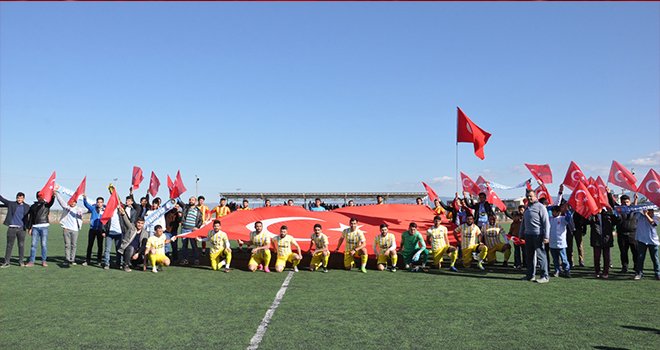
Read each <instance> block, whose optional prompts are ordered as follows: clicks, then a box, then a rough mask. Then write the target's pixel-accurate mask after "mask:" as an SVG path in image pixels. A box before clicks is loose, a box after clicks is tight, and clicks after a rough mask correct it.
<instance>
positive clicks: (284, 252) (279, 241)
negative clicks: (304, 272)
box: [270, 225, 302, 272]
mask: <svg viewBox="0 0 660 350" xmlns="http://www.w3.org/2000/svg"><path fill="white" fill-rule="evenodd" d="M288 232H289V228H288V227H287V226H286V225H282V226H281V227H280V234H279V235H278V236H275V237H273V238H272V239H271V241H270V242H271V244H272V245H273V248H275V249H276V250H277V260H275V271H276V272H282V271H284V267H285V266H286V263H287V262H290V263H291V264H292V265H293V271H294V272H298V264H300V260H302V253H301V252H300V245H298V242H296V239H295V238H294V237H293V236H291V235H289V234H288ZM291 246H295V247H296V249H297V250H298V253H294V252H293V251H292V249H291Z"/></svg>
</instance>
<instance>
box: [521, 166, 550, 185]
mask: <svg viewBox="0 0 660 350" xmlns="http://www.w3.org/2000/svg"><path fill="white" fill-rule="evenodd" d="M525 166H526V167H527V169H529V172H530V173H532V176H534V178H535V179H536V180H538V181H540V182H542V183H544V184H551V183H552V170H550V165H549V164H527V163H525Z"/></svg>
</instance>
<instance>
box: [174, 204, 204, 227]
mask: <svg viewBox="0 0 660 350" xmlns="http://www.w3.org/2000/svg"><path fill="white" fill-rule="evenodd" d="M179 206H180V207H181V208H183V211H182V216H181V226H183V224H184V223H185V222H186V217H187V216H188V212H189V211H190V210H191V209H192V208H195V210H197V219H196V220H195V227H197V228H199V227H202V224H203V223H204V220H202V212H201V211H200V210H199V209H197V206H194V205H190V204H184V203H183V202H182V201H179Z"/></svg>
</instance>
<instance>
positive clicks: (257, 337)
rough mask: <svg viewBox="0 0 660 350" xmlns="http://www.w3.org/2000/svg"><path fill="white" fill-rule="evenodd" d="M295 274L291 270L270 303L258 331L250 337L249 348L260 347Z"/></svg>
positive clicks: (254, 349)
mask: <svg viewBox="0 0 660 350" xmlns="http://www.w3.org/2000/svg"><path fill="white" fill-rule="evenodd" d="M293 274H294V272H293V271H290V272H289V274H288V275H287V276H286V278H285V279H284V282H282V287H280V290H279V291H277V294H276V295H275V300H273V303H272V304H271V305H270V308H268V311H266V315H264V318H263V319H262V320H261V323H260V324H259V328H257V332H256V333H254V336H253V337H252V339H250V345H249V346H248V347H247V349H248V350H256V349H257V348H258V347H259V344H260V343H261V340H262V339H263V338H264V335H265V334H266V330H267V329H268V325H269V324H270V319H271V318H273V314H274V313H275V309H277V307H278V306H280V301H282V298H283V297H284V293H286V289H287V287H289V282H290V281H291V278H292V277H293Z"/></svg>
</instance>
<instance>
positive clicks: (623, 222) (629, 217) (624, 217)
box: [607, 193, 637, 236]
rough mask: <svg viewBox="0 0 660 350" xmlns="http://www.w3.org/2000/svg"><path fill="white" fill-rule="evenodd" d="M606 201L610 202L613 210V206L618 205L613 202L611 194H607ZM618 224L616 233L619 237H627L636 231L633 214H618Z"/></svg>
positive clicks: (635, 218)
mask: <svg viewBox="0 0 660 350" xmlns="http://www.w3.org/2000/svg"><path fill="white" fill-rule="evenodd" d="M607 200H608V201H609V202H610V206H611V207H612V208H614V206H615V205H618V204H617V203H616V202H615V201H614V196H612V193H608V194H607ZM619 218H620V220H619V223H617V224H616V232H617V233H618V234H620V235H624V236H628V235H630V234H631V233H632V234H634V233H635V231H637V216H635V213H633V212H630V213H625V214H624V213H621V214H619Z"/></svg>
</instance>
